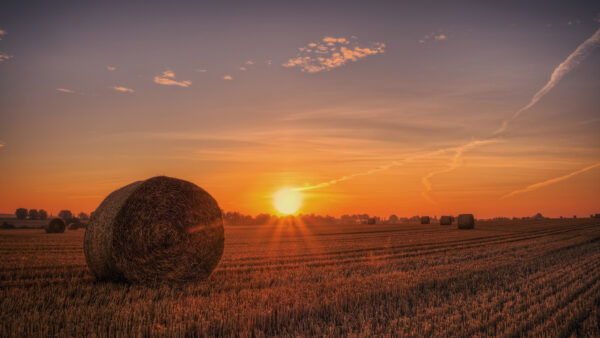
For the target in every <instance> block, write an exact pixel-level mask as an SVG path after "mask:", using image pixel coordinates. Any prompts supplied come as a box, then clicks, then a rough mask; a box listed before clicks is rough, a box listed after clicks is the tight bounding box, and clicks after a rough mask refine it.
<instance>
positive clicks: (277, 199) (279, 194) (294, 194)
mask: <svg viewBox="0 0 600 338" xmlns="http://www.w3.org/2000/svg"><path fill="white" fill-rule="evenodd" d="M273 206H274V207H275V209H277V211H279V212H280V213H282V214H285V215H290V214H293V213H295V212H296V211H298V209H300V207H301V206H302V194H301V193H300V191H298V190H296V189H294V188H289V187H288V188H282V189H279V190H277V191H276V192H275V193H274V194H273Z"/></svg>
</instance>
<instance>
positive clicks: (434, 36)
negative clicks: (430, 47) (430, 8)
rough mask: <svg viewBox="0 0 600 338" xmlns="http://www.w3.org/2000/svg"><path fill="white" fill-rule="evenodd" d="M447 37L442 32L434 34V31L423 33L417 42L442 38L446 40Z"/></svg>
mask: <svg viewBox="0 0 600 338" xmlns="http://www.w3.org/2000/svg"><path fill="white" fill-rule="evenodd" d="M447 39H448V35H446V34H443V33H438V34H436V33H430V34H427V35H425V36H424V37H423V38H421V39H420V40H419V43H421V44H424V43H426V42H427V41H431V40H433V41H443V40H447Z"/></svg>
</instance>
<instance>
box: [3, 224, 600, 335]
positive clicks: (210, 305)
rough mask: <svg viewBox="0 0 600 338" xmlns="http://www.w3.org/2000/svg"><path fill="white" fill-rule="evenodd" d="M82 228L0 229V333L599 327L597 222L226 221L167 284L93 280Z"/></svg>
mask: <svg viewBox="0 0 600 338" xmlns="http://www.w3.org/2000/svg"><path fill="white" fill-rule="evenodd" d="M84 232H85V230H83V229H79V230H74V231H68V232H66V233H64V234H59V235H56V234H54V235H48V234H45V233H44V231H43V230H4V231H1V232H0V315H1V316H0V317H1V318H2V320H0V336H3V337H5V336H48V335H69V336H73V335H89V334H99V335H132V334H135V335H147V334H170V335H186V334H187V335H242V336H250V335H252V334H254V335H257V336H265V335H266V336H269V335H294V336H307V335H317V336H322V335H340V334H354V335H374V334H393V335H399V336H423V335H435V336H456V335H461V336H464V335H468V336H472V335H480V336H481V335H503V336H505V335H506V336H518V335H531V336H548V335H550V336H569V335H572V334H574V335H578V336H599V335H600V219H576V220H572V219H568V220H539V221H533V220H532V221H518V222H485V221H478V223H477V226H476V228H475V229H473V230H471V231H461V230H458V229H456V228H455V227H440V226H439V225H421V224H418V225H417V224H413V225H377V226H373V225H336V226H291V225H269V226H230V227H227V228H226V229H225V238H226V239H225V253H224V256H223V259H222V260H221V263H220V264H219V266H218V267H217V269H216V270H215V271H214V272H213V274H212V275H211V277H209V278H208V279H207V280H206V281H203V282H199V283H195V284H190V285H186V286H182V287H176V288H175V287H173V288H171V287H166V286H161V287H160V288H149V287H143V286H134V285H127V284H115V283H106V282H96V281H95V279H94V278H93V277H92V276H91V275H90V274H89V272H88V268H87V266H86V263H85V258H84V255H83V235H84Z"/></svg>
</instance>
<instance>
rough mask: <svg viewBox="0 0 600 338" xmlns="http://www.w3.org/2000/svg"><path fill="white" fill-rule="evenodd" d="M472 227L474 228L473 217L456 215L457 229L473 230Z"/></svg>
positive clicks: (470, 215)
mask: <svg viewBox="0 0 600 338" xmlns="http://www.w3.org/2000/svg"><path fill="white" fill-rule="evenodd" d="M474 227H475V217H473V214H460V215H458V228H459V229H473V228H474Z"/></svg>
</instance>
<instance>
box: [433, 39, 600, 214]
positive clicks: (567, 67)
mask: <svg viewBox="0 0 600 338" xmlns="http://www.w3.org/2000/svg"><path fill="white" fill-rule="evenodd" d="M599 43H600V29H598V30H597V31H596V32H595V33H594V34H593V35H592V36H591V37H589V38H588V39H587V40H585V41H584V42H583V43H581V44H580V45H579V46H577V48H576V49H575V51H574V52H573V53H571V54H570V55H569V56H568V57H567V58H566V59H565V60H564V61H563V62H562V63H561V64H559V65H558V67H556V68H555V69H554V71H553V72H552V75H551V76H550V80H548V82H547V83H546V85H544V86H543V87H542V88H541V89H540V90H538V92H537V93H535V95H533V97H532V98H531V100H530V101H529V103H527V104H526V105H525V106H523V107H522V108H521V109H519V110H517V111H516V112H515V113H514V114H513V115H512V116H511V117H510V118H508V119H506V120H504V121H503V122H502V125H501V126H500V128H498V129H497V130H496V131H495V132H493V133H492V135H490V136H489V137H488V138H487V139H488V140H493V139H497V138H498V137H499V136H500V135H501V134H502V133H503V132H504V131H505V130H506V128H507V127H508V125H509V124H510V123H511V122H512V121H514V120H515V119H517V118H518V117H519V116H520V115H521V114H522V113H523V112H525V111H526V110H528V109H529V108H531V107H533V106H534V105H535V104H536V103H538V102H539V101H540V100H541V99H542V98H543V97H544V96H545V95H546V94H548V92H549V91H550V90H551V89H552V88H554V87H555V86H556V85H557V84H558V82H559V81H560V80H561V79H562V78H563V77H564V76H565V75H566V74H567V73H569V71H571V70H572V69H573V68H574V67H575V66H576V65H578V64H579V63H580V62H581V61H582V60H583V59H584V58H585V57H586V56H587V55H588V54H589V52H590V51H591V50H593V49H594V48H595V47H597V46H598V44H599ZM474 142H475V143H474ZM476 142H478V141H471V142H469V143H467V144H465V145H463V146H462V147H458V150H457V151H456V155H455V156H454V160H453V162H452V165H451V166H450V167H448V168H446V169H441V170H437V171H433V172H430V173H428V174H427V175H425V176H424V177H423V178H422V179H421V181H422V182H423V185H424V186H425V192H423V193H422V194H421V195H423V197H424V198H425V199H427V200H428V201H430V202H434V201H433V199H432V198H431V197H430V196H429V192H430V191H431V189H432V187H431V182H430V181H429V179H430V178H432V177H433V176H435V175H437V174H441V173H446V172H449V171H452V170H454V169H456V168H458V167H459V165H460V163H461V160H462V159H461V157H462V154H463V153H464V151H465V150H467V149H468V148H472V147H474V146H477V145H481V144H484V143H476Z"/></svg>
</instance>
